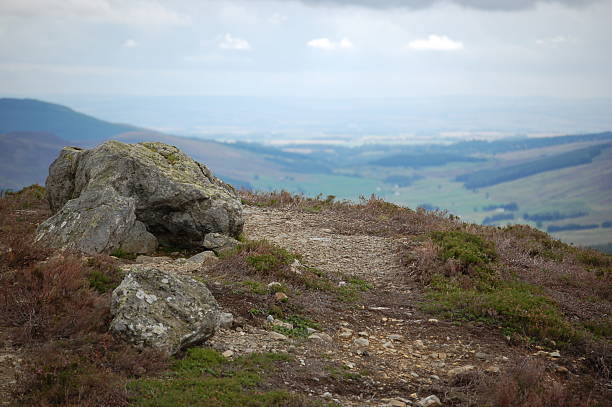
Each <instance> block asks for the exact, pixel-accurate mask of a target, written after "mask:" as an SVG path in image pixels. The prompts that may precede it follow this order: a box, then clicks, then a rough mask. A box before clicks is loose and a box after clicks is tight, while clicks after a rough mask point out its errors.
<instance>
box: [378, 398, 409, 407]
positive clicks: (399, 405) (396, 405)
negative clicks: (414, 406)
mask: <svg viewBox="0 0 612 407" xmlns="http://www.w3.org/2000/svg"><path fill="white" fill-rule="evenodd" d="M406 406H407V404H406V403H404V402H403V401H401V400H389V401H388V402H387V404H385V405H384V407H406Z"/></svg>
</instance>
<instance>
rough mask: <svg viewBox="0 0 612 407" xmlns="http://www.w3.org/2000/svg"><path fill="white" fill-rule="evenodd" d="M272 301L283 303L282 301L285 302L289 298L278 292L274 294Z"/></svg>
mask: <svg viewBox="0 0 612 407" xmlns="http://www.w3.org/2000/svg"><path fill="white" fill-rule="evenodd" d="M274 299H276V301H278V302H283V301H287V300H288V299H289V297H287V294H285V293H283V292H280V291H279V292H277V293H276V294H274Z"/></svg>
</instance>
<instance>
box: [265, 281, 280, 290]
mask: <svg viewBox="0 0 612 407" xmlns="http://www.w3.org/2000/svg"><path fill="white" fill-rule="evenodd" d="M281 286H282V284H281V283H279V282H278V281H272V282H271V283H270V284H268V289H272V288H274V287H281Z"/></svg>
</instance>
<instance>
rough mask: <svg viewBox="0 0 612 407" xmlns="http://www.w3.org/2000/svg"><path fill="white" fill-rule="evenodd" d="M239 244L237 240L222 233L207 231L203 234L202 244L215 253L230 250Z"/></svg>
mask: <svg viewBox="0 0 612 407" xmlns="http://www.w3.org/2000/svg"><path fill="white" fill-rule="evenodd" d="M239 244H240V242H239V241H238V240H236V239H234V238H232V237H230V236H227V235H224V234H222V233H208V234H206V236H204V241H203V242H202V246H203V247H204V248H205V249H208V250H212V251H214V252H215V253H217V254H218V253H221V252H224V251H226V250H231V249H233V248H235V247H237V246H238V245H239Z"/></svg>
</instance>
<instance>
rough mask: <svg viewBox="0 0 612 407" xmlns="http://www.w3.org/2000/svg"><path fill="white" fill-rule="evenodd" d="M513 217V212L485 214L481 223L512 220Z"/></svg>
mask: <svg viewBox="0 0 612 407" xmlns="http://www.w3.org/2000/svg"><path fill="white" fill-rule="evenodd" d="M513 219H514V214H513V213H500V214H499V215H492V216H487V217H486V218H484V220H483V221H482V224H483V225H491V224H493V223H495V222H499V221H502V220H513Z"/></svg>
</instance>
